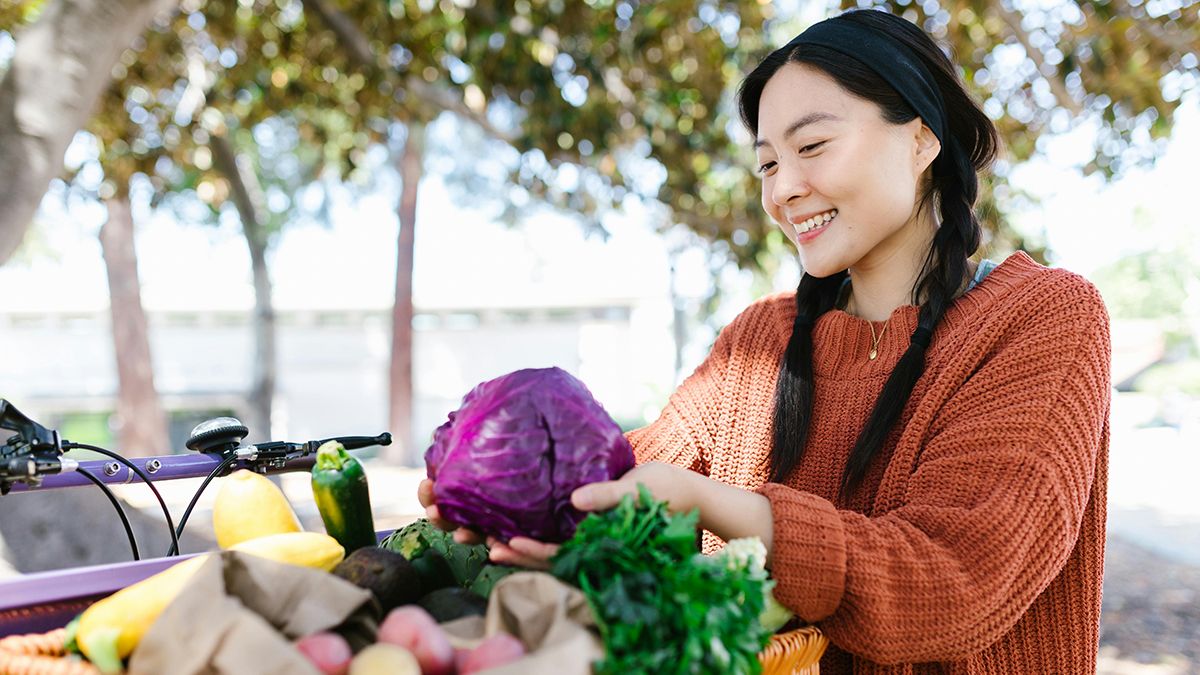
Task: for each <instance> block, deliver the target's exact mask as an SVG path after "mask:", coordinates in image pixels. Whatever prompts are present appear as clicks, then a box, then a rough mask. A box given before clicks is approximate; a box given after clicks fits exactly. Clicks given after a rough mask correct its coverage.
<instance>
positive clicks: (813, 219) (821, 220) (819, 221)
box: [788, 209, 838, 237]
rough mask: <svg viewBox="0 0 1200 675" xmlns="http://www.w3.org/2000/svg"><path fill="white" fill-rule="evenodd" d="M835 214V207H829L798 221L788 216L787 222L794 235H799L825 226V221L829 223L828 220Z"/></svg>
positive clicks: (835, 215) (834, 216)
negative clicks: (794, 232)
mask: <svg viewBox="0 0 1200 675" xmlns="http://www.w3.org/2000/svg"><path fill="white" fill-rule="evenodd" d="M837 214H838V211H837V209H830V210H828V211H823V212H821V213H818V214H816V215H814V216H810V217H808V218H806V219H804V220H802V221H799V222H797V221H794V220H792V219H790V218H789V219H788V223H790V224H791V226H792V229H794V230H795V231H796V236H797V237H799V236H803V235H805V234H808V233H810V232H812V231H813V230H816V229H818V228H821V227H823V226H825V225H826V224H827V223H829V221H831V220H833V219H834V218H836V217H837Z"/></svg>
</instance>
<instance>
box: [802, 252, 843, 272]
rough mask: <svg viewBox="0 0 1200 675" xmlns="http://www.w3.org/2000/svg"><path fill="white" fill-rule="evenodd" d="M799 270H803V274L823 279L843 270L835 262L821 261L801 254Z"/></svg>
mask: <svg viewBox="0 0 1200 675" xmlns="http://www.w3.org/2000/svg"><path fill="white" fill-rule="evenodd" d="M800 269H802V270H804V273H805V274H808V275H810V276H814V277H817V278H818V279H824V278H825V277H831V276H833V275H835V274H837V273H838V272H841V271H843V270H845V269H846V268H845V267H844V266H839V265H838V263H837V262H836V261H833V260H827V259H822V258H820V257H818V256H806V255H804V253H803V252H801V253H800Z"/></svg>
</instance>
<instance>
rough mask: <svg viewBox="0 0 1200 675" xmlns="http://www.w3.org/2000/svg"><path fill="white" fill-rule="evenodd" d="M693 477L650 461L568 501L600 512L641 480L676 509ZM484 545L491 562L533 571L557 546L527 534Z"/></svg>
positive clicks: (547, 565) (546, 564) (633, 491)
mask: <svg viewBox="0 0 1200 675" xmlns="http://www.w3.org/2000/svg"><path fill="white" fill-rule="evenodd" d="M694 476H696V474H694V473H692V472H691V471H688V470H686V469H681V468H679V467H677V466H672V465H670V464H660V463H657V462H651V463H648V464H643V465H642V466H639V467H635V468H633V469H631V470H630V471H629V472H628V473H626V474H625V475H624V476H623V477H622V478H621V479H620V480H614V481H605V482H603V483H592V484H591V485H585V486H583V487H581V488H579V489H577V490H575V492H573V493H572V494H571V503H572V504H574V505H575V508H577V509H579V510H580V511H603V510H605V509H610V508H612V507H614V506H616V505H617V504H618V503H619V502H620V501H621V497H622V496H624V495H626V494H633V495H636V494H637V490H638V487H637V486H638V483H642V484H644V485H645V486H646V487H647V488H649V490H650V492H651V494H653V495H654V496H655V498H657V499H665V500H667V501H669V502H671V504H672V508H673V509H675V510H679V509H678V508H675V506H674V505H675V504H677V503H680V504H684V505H686V504H690V501H688V499H687V495H688V493H687V488H688V486H689V485H690V484H691V483H690V481H691V480H692V479H693V477H694ZM686 508H691V507H690V506H686ZM488 546H489V547H491V560H492V562H496V563H503V564H505V565H516V566H518V567H526V568H529V569H535V570H548V569H550V558H552V557H554V554H555V553H558V548H559V545H558V544H547V543H545V542H541V541H537V540H535V539H530V538H529V537H513V538H512V539H510V540H509V542H508V543H507V544H504V543H501V542H499V541H497V540H496V539H495V538H492V537H489V538H488Z"/></svg>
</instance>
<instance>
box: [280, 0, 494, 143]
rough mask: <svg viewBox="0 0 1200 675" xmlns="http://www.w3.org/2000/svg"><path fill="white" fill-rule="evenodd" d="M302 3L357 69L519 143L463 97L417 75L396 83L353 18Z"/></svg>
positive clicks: (307, 0) (318, 2)
mask: <svg viewBox="0 0 1200 675" xmlns="http://www.w3.org/2000/svg"><path fill="white" fill-rule="evenodd" d="M303 2H304V7H305V8H306V9H311V10H312V11H313V13H315V14H316V15H317V16H319V17H321V20H322V21H324V22H325V24H326V25H327V26H329V29H330V30H332V31H333V34H334V35H336V36H337V39H338V41H339V42H340V43H341V44H342V46H343V47H345V48H346V52H347V53H348V54H349V55H350V60H351V61H352V62H353V63H354V65H355V66H357V67H359V68H362V69H364V70H368V71H371V72H380V73H382V74H383V75H384V76H385V77H387V78H388V79H390V80H392V81H393V84H395V85H397V86H401V85H403V87H404V88H405V89H406V90H407V91H409V92H411V93H412V94H415V95H416V96H418V97H420V98H422V99H423V100H425V101H428V102H430V103H432V104H433V105H434V106H435V107H437V108H440V109H441V110H445V111H447V112H452V113H454V114H456V115H458V116H460V117H462V118H464V119H467V120H469V121H471V122H473V123H475V124H477V125H479V127H480V128H481V129H483V130H484V132H486V133H487V134H488V135H489V136H492V137H493V138H495V139H497V140H501V141H504V142H506V143H512V142H513V141H515V140H516V135H515V134H513V133H511V132H509V131H505V130H503V129H500V128H498V127H496V125H494V124H492V122H491V121H490V120H489V119H488V118H487V115H485V114H483V113H481V112H479V111H476V110H472V109H470V108H469V107H467V104H466V103H464V102H463V100H462V97H460V96H458V95H456V94H455V93H454V92H453V91H451V90H449V89H447V88H445V87H438V86H435V85H432V84H430V83H428V82H426V81H424V80H422V79H420V78H419V77H417V76H415V75H414V76H411V77H409V78H407V79H406V80H405V81H404V82H403V83H400V82H396V81H395V80H396V79H397V73H396V72H395V71H394V70H392V69H390V68H386V67H385V66H383V65H382V64H381V63H380V60H379V58H378V56H377V55H376V54H375V50H374V48H373V47H372V46H371V41H370V40H369V39H367V36H366V35H365V34H364V33H363V32H362V31H361V30H359V27H358V26H357V25H356V24H355V23H354V21H353V20H351V19H350V17H348V16H346V14H345V13H344V12H342V11H341V10H339V9H337V8H336V7H334V6H333V5H332V4H331V3H329V2H328V1H327V0H303Z"/></svg>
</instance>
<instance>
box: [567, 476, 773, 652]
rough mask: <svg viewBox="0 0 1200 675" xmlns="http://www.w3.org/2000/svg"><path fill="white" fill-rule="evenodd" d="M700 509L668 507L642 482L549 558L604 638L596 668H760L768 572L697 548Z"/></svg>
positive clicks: (588, 520)
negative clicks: (632, 493)
mask: <svg viewBox="0 0 1200 675" xmlns="http://www.w3.org/2000/svg"><path fill="white" fill-rule="evenodd" d="M698 521H699V513H698V512H696V511H692V512H691V513H687V514H671V513H670V512H669V511H668V510H667V505H666V503H665V502H659V501H656V500H655V499H654V498H653V496H652V495H650V493H649V491H647V490H646V489H645V487H642V486H640V487H639V499H638V500H637V501H635V500H634V499H633V498H632V497H626V498H624V499H623V500H622V501H621V503H620V504H619V505H618V506H617V507H616V508H614V509H612V510H611V511H607V512H605V513H599V514H592V515H590V516H588V517H587V518H586V519H585V520H584V521H583V522H582V523H580V525H579V529H578V530H577V531H576V533H575V536H574V537H573V538H572V539H570V540H569V541H567V542H566V543H564V544H563V545H562V548H561V549H559V552H558V554H557V555H556V556H555V557H554V559H553V560H552V564H553V573H554V575H555V576H557V577H559V578H560V579H563V580H564V581H566V582H567V583H571V584H575V585H577V586H579V588H581V589H582V590H583V592H584V594H585V595H586V596H587V598H588V602H589V603H590V604H591V607H592V612H593V614H594V615H595V618H596V623H597V624H598V625H599V627H600V633H601V636H602V637H603V639H604V645H605V650H606V654H605V658H604V660H603V661H601V662H600V663H598V664H596V666H595V670H596V672H597V673H602V674H604V673H610V674H618V673H619V674H621V675H625V674H626V673H633V672H651V673H758V672H760V671H761V664H760V663H759V661H758V653H759V652H760V651H761V650H762V648H763V647H764V646H765V645H766V643H767V641H768V640H769V639H770V632H769V631H767V630H766V629H764V628H763V626H762V625H761V624H760V623H759V620H758V617H759V614H761V613H762V611H763V601H764V597H765V589H766V588H767V584H768V581H767V578H766V573H765V572H763V571H761V569H756V568H755V566H754V564H753V562H752V561H750V560H748V559H745V558H739V557H736V556H730V557H726V558H716V557H711V558H710V557H707V556H704V555H701V554H700V553H699V552H698V550H697V546H696V525H697V522H698Z"/></svg>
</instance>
